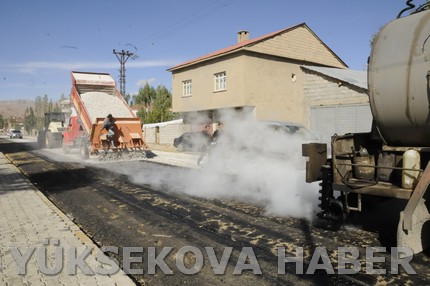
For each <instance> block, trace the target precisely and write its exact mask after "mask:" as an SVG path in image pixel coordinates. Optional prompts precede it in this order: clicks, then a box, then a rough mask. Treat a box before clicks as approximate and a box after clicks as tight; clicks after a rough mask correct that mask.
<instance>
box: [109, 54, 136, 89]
mask: <svg viewBox="0 0 430 286" xmlns="http://www.w3.org/2000/svg"><path fill="white" fill-rule="evenodd" d="M113 53H114V54H115V56H116V57H117V59H118V60H119V63H120V68H119V91H120V93H121V95H122V96H125V95H126V93H125V63H126V62H127V60H128V59H129V58H131V59H133V60H134V59H137V57H138V56H137V55H135V54H133V53H132V52H129V51H124V50H122V51H120V52H117V51H115V49H113Z"/></svg>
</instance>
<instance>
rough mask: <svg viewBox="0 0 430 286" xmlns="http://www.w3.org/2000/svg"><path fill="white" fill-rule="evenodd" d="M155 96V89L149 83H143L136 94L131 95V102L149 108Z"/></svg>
mask: <svg viewBox="0 0 430 286" xmlns="http://www.w3.org/2000/svg"><path fill="white" fill-rule="evenodd" d="M155 97H156V91H155V89H154V88H153V87H152V86H150V85H149V83H145V85H144V86H143V87H141V88H140V89H139V92H138V93H137V95H135V96H133V104H142V105H144V106H145V107H146V108H147V109H151V106H152V103H153V102H154V100H155Z"/></svg>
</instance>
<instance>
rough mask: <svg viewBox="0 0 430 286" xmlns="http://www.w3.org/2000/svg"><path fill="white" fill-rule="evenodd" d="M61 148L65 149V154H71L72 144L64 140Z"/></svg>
mask: <svg viewBox="0 0 430 286" xmlns="http://www.w3.org/2000/svg"><path fill="white" fill-rule="evenodd" d="M61 148H62V149H63V152H64V154H69V153H70V146H69V145H67V144H66V143H65V142H64V141H63V143H62V144H61Z"/></svg>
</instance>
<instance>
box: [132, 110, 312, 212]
mask: <svg viewBox="0 0 430 286" xmlns="http://www.w3.org/2000/svg"><path fill="white" fill-rule="evenodd" d="M220 121H221V122H222V123H223V124H224V128H223V133H222V135H221V136H220V137H219V140H218V143H217V144H216V145H215V146H213V145H212V147H211V148H210V149H209V151H208V154H206V156H205V158H204V160H203V163H204V166H203V167H202V169H201V172H196V171H195V170H190V171H189V172H185V175H184V172H180V173H179V172H173V171H169V173H168V174H166V173H165V172H164V171H162V172H151V174H147V173H146V174H142V173H140V174H136V173H135V172H133V174H130V172H129V171H128V174H129V175H130V176H131V177H132V178H133V180H134V182H136V183H140V184H149V185H152V186H156V187H167V188H163V189H170V190H174V191H176V192H180V193H185V194H188V195H193V196H198V197H204V198H209V199H215V198H217V199H234V200H238V201H243V202H247V203H251V204H255V205H258V206H261V207H263V208H264V209H265V210H266V214H267V215H274V216H292V217H299V218H306V219H312V217H313V215H314V212H315V210H316V205H317V195H318V187H317V186H316V185H315V184H307V183H306V182H305V165H306V163H305V159H304V158H303V157H302V155H301V144H302V143H306V142H310V141H312V140H315V138H313V137H311V136H310V134H309V133H306V132H305V131H304V130H302V129H296V127H294V126H293V127H292V130H293V131H295V132H293V133H291V132H286V130H285V128H283V127H281V126H280V127H279V129H278V130H276V128H273V126H272V127H270V126H269V125H268V124H267V123H262V122H258V121H256V120H255V119H253V118H252V117H251V116H246V115H243V114H242V115H237V114H236V113H235V114H230V113H223V114H221V117H220ZM287 130H288V131H291V130H290V129H288V128H287Z"/></svg>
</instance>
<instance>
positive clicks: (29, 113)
mask: <svg viewBox="0 0 430 286" xmlns="http://www.w3.org/2000/svg"><path fill="white" fill-rule="evenodd" d="M36 124H37V118H36V114H35V113H34V110H33V107H30V108H27V109H26V110H25V115H24V129H25V131H27V132H28V133H30V132H31V130H32V129H33V128H35V127H36Z"/></svg>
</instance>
